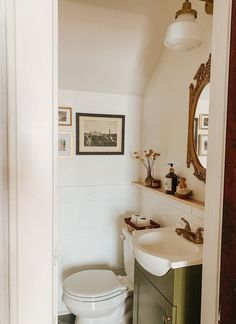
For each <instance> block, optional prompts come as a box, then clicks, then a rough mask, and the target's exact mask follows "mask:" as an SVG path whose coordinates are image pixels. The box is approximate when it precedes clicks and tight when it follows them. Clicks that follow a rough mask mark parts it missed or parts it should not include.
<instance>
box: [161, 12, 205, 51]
mask: <svg viewBox="0 0 236 324" xmlns="http://www.w3.org/2000/svg"><path fill="white" fill-rule="evenodd" d="M201 43H202V40H201V29H200V26H199V25H198V24H197V23H196V22H195V17H194V15H193V14H186V13H184V14H181V15H179V16H178V17H177V19H176V20H175V21H174V22H173V23H172V24H171V25H170V26H169V27H168V29H167V31H166V35H165V39H164V45H165V46H166V47H167V48H168V49H170V50H172V51H189V50H191V49H193V48H196V47H198V46H200V45H201Z"/></svg>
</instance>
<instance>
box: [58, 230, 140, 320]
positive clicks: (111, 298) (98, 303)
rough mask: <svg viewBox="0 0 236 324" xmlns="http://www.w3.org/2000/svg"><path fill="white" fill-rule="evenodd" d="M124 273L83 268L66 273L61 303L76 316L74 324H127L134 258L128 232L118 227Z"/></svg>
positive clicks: (130, 311) (129, 312)
mask: <svg viewBox="0 0 236 324" xmlns="http://www.w3.org/2000/svg"><path fill="white" fill-rule="evenodd" d="M121 237H122V239H123V250H124V263H125V272H126V275H127V276H116V275H115V273H114V272H113V271H111V270H84V271H80V272H77V273H74V274H73V275H71V276H69V277H68V278H67V279H66V280H65V281H64V285H63V297H62V299H63V302H64V303H65V305H66V306H67V308H68V309H69V310H70V311H71V313H73V314H74V315H76V320H75V324H131V323H132V300H133V280H134V257H133V248H132V240H131V238H132V237H131V234H130V233H129V231H128V230H127V229H126V228H123V229H122V235H121Z"/></svg>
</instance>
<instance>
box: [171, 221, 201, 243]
mask: <svg viewBox="0 0 236 324" xmlns="http://www.w3.org/2000/svg"><path fill="white" fill-rule="evenodd" d="M181 220H182V221H183V222H184V223H185V228H176V230H175V231H176V233H177V235H182V236H183V237H185V238H186V239H187V240H189V241H191V242H194V243H196V244H203V236H202V231H204V229H203V228H202V227H199V228H198V229H197V230H196V233H194V232H192V231H191V227H190V225H189V222H188V221H186V219H184V218H183V217H182V218H181Z"/></svg>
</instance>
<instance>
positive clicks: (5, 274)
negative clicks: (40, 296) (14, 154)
mask: <svg viewBox="0 0 236 324" xmlns="http://www.w3.org/2000/svg"><path fill="white" fill-rule="evenodd" d="M0 52H1V56H0V110H1V111H0V147H1V154H0V287H1V289H0V323H8V322H9V267H8V258H9V251H8V248H9V243H8V230H9V224H8V222H9V218H8V150H7V75H6V74H7V73H6V72H7V60H6V13H5V3H4V1H3V0H0Z"/></svg>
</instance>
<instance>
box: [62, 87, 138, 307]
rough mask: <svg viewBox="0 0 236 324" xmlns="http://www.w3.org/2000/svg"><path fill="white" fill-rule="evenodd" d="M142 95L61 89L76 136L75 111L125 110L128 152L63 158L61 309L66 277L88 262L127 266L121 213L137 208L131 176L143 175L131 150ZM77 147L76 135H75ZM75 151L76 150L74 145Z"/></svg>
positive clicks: (135, 146)
mask: <svg viewBox="0 0 236 324" xmlns="http://www.w3.org/2000/svg"><path fill="white" fill-rule="evenodd" d="M141 104H142V100H141V98H140V97H131V96H121V95H111V94H105V93H93V92H82V91H66V90H60V91H59V106H67V107H68V106H69V107H72V109H73V123H72V125H73V126H72V127H71V128H70V127H60V130H66V131H72V132H73V137H74V139H75V113H76V112H84V113H86V112H87V113H104V114H121V115H125V118H126V121H125V123H126V127H125V154H124V155H116V156H114V155H113V156H112V155H87V156H86V155H74V156H73V157H72V158H71V159H59V168H58V170H59V209H58V210H59V219H58V225H59V230H58V260H59V264H58V265H59V278H58V279H59V295H58V304H59V312H60V313H63V312H64V311H66V307H65V306H64V304H63V303H62V302H61V295H62V286H61V284H62V281H63V280H64V279H65V278H66V277H67V276H68V275H70V274H71V273H74V272H76V271H78V270H79V269H84V268H93V267H102V268H114V269H122V268H123V258H122V255H123V254H122V244H121V241H120V239H119V234H120V231H121V226H122V218H123V217H124V216H127V215H130V214H132V213H133V212H135V211H137V210H139V192H138V190H137V189H136V188H134V187H133V186H132V185H131V181H134V180H137V179H138V176H139V165H138V163H137V161H135V160H134V159H133V156H132V152H133V151H134V150H136V149H139V148H140V141H141V132H140V128H141ZM74 149H75V140H74ZM74 152H75V151H74Z"/></svg>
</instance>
